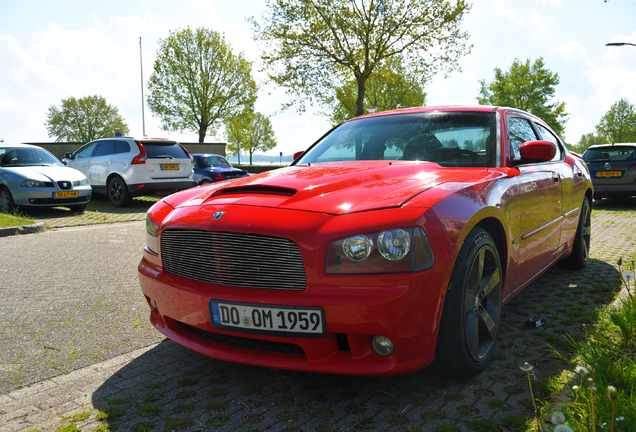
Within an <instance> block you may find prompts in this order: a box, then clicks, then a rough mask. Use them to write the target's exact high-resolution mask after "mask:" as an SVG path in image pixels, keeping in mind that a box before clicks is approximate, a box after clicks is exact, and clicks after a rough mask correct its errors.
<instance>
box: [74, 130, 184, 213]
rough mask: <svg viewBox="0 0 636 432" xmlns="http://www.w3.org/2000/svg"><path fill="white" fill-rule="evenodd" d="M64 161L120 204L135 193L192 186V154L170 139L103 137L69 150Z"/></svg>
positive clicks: (153, 192) (121, 205) (97, 190)
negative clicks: (72, 151)
mask: <svg viewBox="0 0 636 432" xmlns="http://www.w3.org/2000/svg"><path fill="white" fill-rule="evenodd" d="M62 162H64V163H65V164H66V165H67V166H70V167H72V168H75V169H77V170H79V171H81V172H83V173H84V174H85V175H86V177H87V178H88V182H89V184H90V185H91V186H92V187H93V191H94V192H95V193H99V194H105V195H107V196H108V199H109V200H110V202H111V203H113V205H115V206H117V207H125V206H127V205H128V204H130V202H131V200H132V198H133V197H135V196H141V195H151V194H158V193H170V192H177V191H180V190H183V189H187V188H190V187H192V156H191V155H190V153H188V151H187V150H186V149H185V148H184V147H183V146H182V145H181V144H179V143H177V142H176V141H172V140H168V139H162V138H144V139H140V140H137V139H134V138H130V137H112V138H100V139H98V140H95V141H91V142H89V143H88V144H86V145H84V146H82V147H80V148H79V149H78V150H76V151H75V152H74V153H67V154H66V155H65V157H64V159H62Z"/></svg>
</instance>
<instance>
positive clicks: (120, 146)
mask: <svg viewBox="0 0 636 432" xmlns="http://www.w3.org/2000/svg"><path fill="white" fill-rule="evenodd" d="M129 151H130V145H129V144H128V143H127V142H126V141H115V154H120V153H128V152H129Z"/></svg>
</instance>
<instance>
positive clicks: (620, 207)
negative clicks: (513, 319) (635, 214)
mask: <svg viewBox="0 0 636 432" xmlns="http://www.w3.org/2000/svg"><path fill="white" fill-rule="evenodd" d="M592 208H593V209H594V210H600V211H633V210H636V198H632V197H624V198H603V199H595V200H594V201H593V202H592Z"/></svg>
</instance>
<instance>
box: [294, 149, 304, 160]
mask: <svg viewBox="0 0 636 432" xmlns="http://www.w3.org/2000/svg"><path fill="white" fill-rule="evenodd" d="M303 153H305V152H304V151H299V152H296V153H294V160H296V159H298V158H299V157H300V156H301V155H302V154H303Z"/></svg>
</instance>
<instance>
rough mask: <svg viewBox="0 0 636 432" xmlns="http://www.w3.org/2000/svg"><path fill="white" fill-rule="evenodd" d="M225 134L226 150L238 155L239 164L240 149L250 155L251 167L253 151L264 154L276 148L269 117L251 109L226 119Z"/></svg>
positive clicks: (239, 161)
mask: <svg viewBox="0 0 636 432" xmlns="http://www.w3.org/2000/svg"><path fill="white" fill-rule="evenodd" d="M225 133H226V135H227V148H228V150H229V151H230V153H236V154H237V155H238V163H239V164H240V163H241V149H243V150H247V152H248V153H249V154H250V165H252V155H253V154H254V152H255V151H257V150H259V151H262V152H265V151H267V150H271V149H273V148H274V147H276V137H275V136H274V130H273V129H272V123H271V122H270V120H269V117H267V116H265V115H263V114H261V113H258V112H254V111H253V110H252V109H246V110H244V111H243V112H242V113H241V114H240V115H236V116H233V117H230V118H228V119H227V120H226V121H225Z"/></svg>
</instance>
